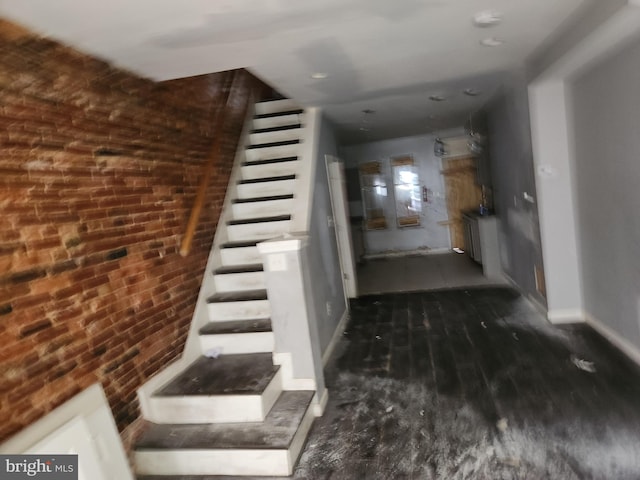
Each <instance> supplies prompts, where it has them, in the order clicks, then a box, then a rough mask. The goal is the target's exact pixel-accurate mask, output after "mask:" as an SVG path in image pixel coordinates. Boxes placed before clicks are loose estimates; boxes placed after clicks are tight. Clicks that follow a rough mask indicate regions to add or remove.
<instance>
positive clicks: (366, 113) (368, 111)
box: [362, 108, 376, 115]
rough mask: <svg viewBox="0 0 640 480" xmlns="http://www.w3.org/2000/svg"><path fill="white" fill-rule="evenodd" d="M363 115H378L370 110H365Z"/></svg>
mask: <svg viewBox="0 0 640 480" xmlns="http://www.w3.org/2000/svg"><path fill="white" fill-rule="evenodd" d="M362 113H364V114H365V115H372V114H374V113H376V111H375V110H371V109H370V108H365V109H364V110H362Z"/></svg>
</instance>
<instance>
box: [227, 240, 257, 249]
mask: <svg viewBox="0 0 640 480" xmlns="http://www.w3.org/2000/svg"><path fill="white" fill-rule="evenodd" d="M262 241H264V240H243V241H240V242H226V243H223V244H222V245H220V248H244V247H255V246H256V245H257V244H258V243H259V242H262Z"/></svg>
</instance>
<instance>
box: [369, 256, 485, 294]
mask: <svg viewBox="0 0 640 480" xmlns="http://www.w3.org/2000/svg"><path fill="white" fill-rule="evenodd" d="M495 284H496V282H495V281H492V280H489V279H487V278H485V277H484V276H483V275H482V266H481V265H479V264H477V263H475V262H474V261H473V260H471V259H470V258H469V257H468V256H467V255H460V254H457V253H453V252H451V253H434V254H430V255H409V256H403V257H391V258H378V259H374V260H368V261H366V262H364V263H362V264H359V265H358V293H359V295H360V296H362V295H371V294H379V293H398V292H418V291H426V290H441V289H445V288H460V287H471V286H481V285H485V286H486V285H495Z"/></svg>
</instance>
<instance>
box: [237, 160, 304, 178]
mask: <svg viewBox="0 0 640 480" xmlns="http://www.w3.org/2000/svg"><path fill="white" fill-rule="evenodd" d="M287 158H289V157H287ZM270 160H271V159H270ZM278 160H280V159H278ZM300 165H301V162H300V161H299V160H298V159H297V157H296V159H295V160H285V161H277V162H271V161H265V160H258V161H255V162H253V161H252V162H247V164H246V165H242V166H241V167H240V175H241V176H242V178H243V179H252V178H270V177H279V176H284V175H291V174H295V173H296V171H297V170H298V169H299V167H300Z"/></svg>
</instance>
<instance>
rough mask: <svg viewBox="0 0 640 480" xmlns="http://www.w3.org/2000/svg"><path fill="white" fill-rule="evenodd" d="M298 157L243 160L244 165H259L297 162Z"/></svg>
mask: <svg viewBox="0 0 640 480" xmlns="http://www.w3.org/2000/svg"><path fill="white" fill-rule="evenodd" d="M296 160H298V157H279V158H267V159H264V160H247V161H246V162H242V166H243V167H257V166H258V165H272V164H274V163H285V162H295V161H296Z"/></svg>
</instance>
